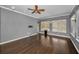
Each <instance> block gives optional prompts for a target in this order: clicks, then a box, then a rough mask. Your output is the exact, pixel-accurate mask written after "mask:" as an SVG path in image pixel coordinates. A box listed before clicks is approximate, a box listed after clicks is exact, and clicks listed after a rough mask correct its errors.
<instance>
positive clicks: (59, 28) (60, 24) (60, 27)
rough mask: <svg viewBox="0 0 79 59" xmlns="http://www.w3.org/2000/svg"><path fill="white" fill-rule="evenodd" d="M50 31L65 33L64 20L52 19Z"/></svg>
mask: <svg viewBox="0 0 79 59" xmlns="http://www.w3.org/2000/svg"><path fill="white" fill-rule="evenodd" d="M52 31H53V32H64V33H66V20H54V21H52Z"/></svg>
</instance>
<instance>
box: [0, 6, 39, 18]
mask: <svg viewBox="0 0 79 59" xmlns="http://www.w3.org/2000/svg"><path fill="white" fill-rule="evenodd" d="M0 8H2V9H6V10H9V11H12V12H15V13H19V14H22V15H25V16H28V17H31V18H34V19H38V18H35V17H33V16H30V15H28V14H25V13H23V12H20V11H16V10H12V9H10V8H7V7H4V6H0Z"/></svg>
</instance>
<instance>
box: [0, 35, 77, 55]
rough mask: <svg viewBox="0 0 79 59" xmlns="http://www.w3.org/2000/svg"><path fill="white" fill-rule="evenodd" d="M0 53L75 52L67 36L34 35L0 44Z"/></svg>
mask: <svg viewBox="0 0 79 59" xmlns="http://www.w3.org/2000/svg"><path fill="white" fill-rule="evenodd" d="M0 50H1V51H0V53H2V54H77V51H76V49H75V48H74V46H73V44H72V42H71V41H70V39H69V38H64V37H57V36H47V37H44V35H41V34H39V35H35V36H31V37H28V38H24V39H21V40H17V41H15V42H11V43H7V44H4V45H1V46H0Z"/></svg>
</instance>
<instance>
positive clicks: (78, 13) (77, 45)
mask: <svg viewBox="0 0 79 59" xmlns="http://www.w3.org/2000/svg"><path fill="white" fill-rule="evenodd" d="M78 8H79V7H78ZM75 15H76V20H77V21H76V22H77V23H76V25H77V27H76V31H77V35H78V34H79V9H78V10H75ZM71 30H72V29H71ZM70 37H71V41H72V43H73V44H74V46H75V48H76V50H77V51H78V53H79V41H78V40H79V39H78V40H77V38H75V37H74V36H73V35H72V34H71V33H70Z"/></svg>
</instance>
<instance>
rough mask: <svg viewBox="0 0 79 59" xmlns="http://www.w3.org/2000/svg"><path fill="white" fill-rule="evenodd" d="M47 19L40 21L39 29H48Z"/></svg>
mask: <svg viewBox="0 0 79 59" xmlns="http://www.w3.org/2000/svg"><path fill="white" fill-rule="evenodd" d="M49 24H50V23H49V21H43V22H41V31H44V30H47V31H49Z"/></svg>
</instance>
